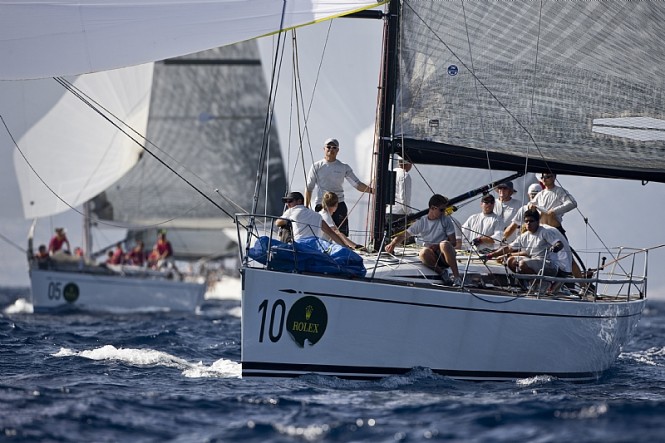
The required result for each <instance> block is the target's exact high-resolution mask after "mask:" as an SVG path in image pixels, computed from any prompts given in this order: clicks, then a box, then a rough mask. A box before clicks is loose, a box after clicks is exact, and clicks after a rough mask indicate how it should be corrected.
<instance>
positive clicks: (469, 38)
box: [461, 0, 494, 181]
mask: <svg viewBox="0 0 665 443" xmlns="http://www.w3.org/2000/svg"><path fill="white" fill-rule="evenodd" d="M461 5H462V15H463V16H464V31H465V33H466V43H467V46H468V47H469V60H470V63H471V69H472V70H473V72H475V70H476V68H475V66H474V65H473V51H472V50H471V36H469V24H468V22H467V18H466V8H465V7H464V0H462V2H461ZM473 79H474V81H473V88H474V90H475V92H476V102H477V103H478V106H480V93H479V92H478V81H477V79H476V76H475V75H474V76H473ZM480 127H481V129H482V131H483V139H486V137H487V131H485V119H484V118H483V115H482V114H480ZM485 158H486V159H487V169H488V170H489V172H490V180H491V181H494V178H493V177H492V164H491V162H490V154H489V152H488V151H487V149H485Z"/></svg>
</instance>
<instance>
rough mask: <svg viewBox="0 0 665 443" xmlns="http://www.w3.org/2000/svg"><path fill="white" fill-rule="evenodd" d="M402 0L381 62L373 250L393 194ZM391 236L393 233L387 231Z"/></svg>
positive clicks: (395, 0)
mask: <svg viewBox="0 0 665 443" xmlns="http://www.w3.org/2000/svg"><path fill="white" fill-rule="evenodd" d="M399 9H400V1H399V0H392V1H391V2H390V5H389V7H388V16H387V17H386V21H385V30H384V39H385V44H384V47H383V57H382V61H381V85H380V98H379V112H378V114H379V127H378V140H377V150H376V153H375V154H376V167H375V170H374V187H375V195H374V226H373V229H372V243H373V246H374V249H377V250H378V249H379V248H380V247H381V242H382V241H383V238H384V235H385V234H386V233H387V232H386V204H387V202H388V201H389V199H390V197H389V196H390V194H391V193H392V192H394V191H393V190H392V189H390V186H391V184H392V181H391V180H390V171H389V170H388V167H389V162H390V158H391V157H392V151H393V143H392V141H393V140H392V136H393V124H394V118H393V116H394V110H395V106H394V104H395V95H396V89H397V86H396V85H397V68H398V64H397V55H398V52H397V45H398V35H399ZM387 234H388V235H389V234H390V233H387Z"/></svg>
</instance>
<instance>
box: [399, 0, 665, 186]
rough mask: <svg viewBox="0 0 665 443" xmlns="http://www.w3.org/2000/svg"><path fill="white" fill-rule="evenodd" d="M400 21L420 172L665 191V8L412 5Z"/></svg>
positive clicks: (403, 125) (405, 6)
mask: <svg viewBox="0 0 665 443" xmlns="http://www.w3.org/2000/svg"><path fill="white" fill-rule="evenodd" d="M401 17H402V23H401V36H400V40H399V44H400V49H401V51H400V54H401V60H400V76H399V77H400V84H399V87H398V98H397V103H396V109H397V111H396V112H397V116H396V120H395V126H396V128H397V132H398V135H399V137H403V140H404V145H405V147H406V149H407V153H408V156H409V157H410V159H411V160H412V161H414V162H416V163H434V164H448V165H456V166H469V167H474V168H493V169H501V170H513V171H524V170H525V169H526V170H529V171H535V172H538V171H543V170H546V169H551V170H553V171H555V172H558V173H562V174H577V175H589V176H603V177H612V178H629V179H642V180H653V181H660V182H665V147H664V145H663V139H664V138H665V137H664V135H665V109H664V107H663V105H664V100H665V84H664V77H663V71H664V70H665V28H663V26H662V23H665V2H628V1H602V2H593V1H589V2H588V1H579V2H578V1H571V2H561V1H542V2H510V1H453V0H450V1H419V0H410V1H409V0H405V1H403V3H402V16H401ZM399 137H398V138H399Z"/></svg>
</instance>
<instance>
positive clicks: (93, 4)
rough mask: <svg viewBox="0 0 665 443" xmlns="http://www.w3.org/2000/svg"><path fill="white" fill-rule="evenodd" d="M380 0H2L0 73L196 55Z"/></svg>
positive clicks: (54, 72)
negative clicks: (138, 0)
mask: <svg viewBox="0 0 665 443" xmlns="http://www.w3.org/2000/svg"><path fill="white" fill-rule="evenodd" d="M376 4H377V1H376V0H284V1H276V0H205V1H192V0H143V1H140V2H137V1H135V0H116V1H113V2H100V1H99V0H40V1H35V2H22V1H16V0H0V60H2V64H0V79H7V80H13V79H30V78H44V77H53V76H62V75H75V74H82V73H87V72H97V71H104V70H109V69H115V68H120V67H123V66H132V65H138V64H142V63H147V62H152V61H158V60H164V59H167V58H171V57H176V56H180V55H186V54H191V53H194V52H198V51H203V50H206V49H212V48H215V47H218V46H223V45H229V44H231V43H236V42H240V41H244V40H249V39H251V38H255V37H260V36H263V35H268V34H272V33H275V32H278V31H279V30H281V29H290V28H293V27H297V26H302V25H305V24H309V23H314V22H317V21H321V20H325V19H329V18H332V17H336V16H340V15H344V14H349V13H351V12H354V11H358V10H362V9H367V8H370V7H372V6H375V5H376Z"/></svg>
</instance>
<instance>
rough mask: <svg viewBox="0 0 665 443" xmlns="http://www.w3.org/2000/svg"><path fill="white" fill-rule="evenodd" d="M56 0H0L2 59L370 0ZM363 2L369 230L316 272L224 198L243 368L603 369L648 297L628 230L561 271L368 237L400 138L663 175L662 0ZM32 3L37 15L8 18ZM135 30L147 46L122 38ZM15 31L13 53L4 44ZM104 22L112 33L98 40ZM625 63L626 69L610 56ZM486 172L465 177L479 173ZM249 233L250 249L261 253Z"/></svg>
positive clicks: (430, 152) (488, 155) (206, 34)
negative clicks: (371, 90) (369, 50)
mask: <svg viewBox="0 0 665 443" xmlns="http://www.w3.org/2000/svg"><path fill="white" fill-rule="evenodd" d="M67 3H68V2H67V1H66V0H52V1H49V2H40V3H39V4H21V3H13V2H12V3H0V5H2V14H0V25H2V26H0V57H2V59H3V60H8V63H4V64H3V65H2V66H0V78H4V79H13V78H36V77H47V76H52V75H64V74H78V73H82V72H92V71H98V70H103V69H112V68H116V67H120V66H128V65H133V64H137V63H144V62H149V61H155V60H159V59H160V58H165V57H174V56H177V55H184V54H187V53H190V52H194V51H199V50H203V49H208V48H212V47H215V46H219V45H223V44H229V43H232V42H235V41H239V40H243V39H249V38H254V37H258V36H261V35H269V34H271V33H276V32H279V31H282V30H286V29H290V28H295V27H298V26H304V25H309V24H313V23H316V22H319V21H324V20H326V19H330V18H335V17H340V16H345V15H349V14H352V13H356V12H359V11H361V10H367V9H371V8H375V7H377V6H379V5H380V4H382V3H385V2H372V1H362V0H339V1H335V0H332V1H325V2H323V1H322V2H319V1H311V0H309V1H305V0H302V1H300V0H295V1H284V2H274V1H268V0H265V1H243V0H237V1H231V2H229V1H210V2H205V4H201V3H190V2H184V1H173V0H172V1H168V2H164V1H158V0H152V1H147V2H142V3H141V4H140V5H130V4H126V3H122V2H120V3H114V4H104V5H93V3H94V2H90V1H80V2H77V7H76V11H72V10H71V9H69V8H67ZM44 5H48V6H49V7H44ZM109 8H110V9H112V11H113V14H112V15H110V17H112V19H111V20H106V19H101V18H102V17H104V18H106V17H109V15H108V12H109ZM122 9H125V11H121V10H122ZM158 9H159V11H160V13H159V14H155V13H154V11H156V10H158ZM128 11H131V12H129V13H128ZM53 12H57V14H53ZM121 12H124V14H123V13H121ZM356 15H357V14H356ZM361 15H362V16H363V17H370V18H379V19H382V20H384V21H385V26H386V32H385V33H384V37H385V46H384V55H383V60H382V65H381V67H382V73H381V80H382V81H381V84H380V85H379V86H380V88H379V91H380V100H379V103H380V112H379V113H378V116H379V117H378V122H377V127H378V131H377V134H376V143H375V148H374V152H373V158H374V159H375V160H374V180H373V185H374V186H375V188H376V189H377V193H376V194H375V197H374V199H373V201H372V206H373V211H372V222H371V232H368V237H369V238H370V241H368V243H367V245H366V246H367V247H368V250H370V251H373V252H369V253H366V254H362V255H361V256H360V258H361V259H362V263H361V265H362V268H364V270H365V272H358V273H355V274H354V275H349V274H348V273H347V272H344V270H343V268H341V267H340V266H339V263H337V264H330V263H328V266H327V267H326V270H325V272H323V273H322V272H314V271H312V270H311V268H310V269H308V268H307V267H306V265H307V263H308V262H309V259H310V258H311V257H312V256H313V255H314V254H313V253H312V251H311V250H308V251H307V254H308V255H307V259H308V260H302V258H303V256H302V254H301V253H302V252H303V251H301V250H300V249H294V246H292V245H280V244H278V243H277V240H276V233H275V232H274V231H273V230H272V223H271V222H272V219H271V218H270V217H265V218H264V219H263V220H265V223H261V222H262V218H261V217H259V214H258V212H255V213H251V214H246V215H238V216H237V219H236V222H237V227H238V229H239V232H238V240H239V241H238V244H239V245H242V247H241V249H240V255H241V259H242V262H243V266H242V285H243V295H242V311H243V312H242V314H243V324H242V356H241V359H242V367H243V369H242V371H243V376H244V377H292V376H298V375H301V374H306V373H319V374H326V375H334V376H339V377H346V378H362V379H365V378H378V377H384V376H388V375H393V374H403V373H405V372H408V371H409V370H411V368H413V367H428V368H431V369H432V371H434V372H435V373H438V374H442V375H447V376H451V377H455V378H465V379H479V380H488V379H491V380H504V379H515V378H519V377H529V376H534V375H541V374H549V375H552V376H555V377H559V378H561V379H566V380H590V379H595V378H597V377H599V376H601V375H602V374H603V373H604V372H605V371H606V370H607V369H608V368H610V367H611V365H612V363H613V362H614V361H615V360H616V358H617V355H618V354H619V352H620V350H621V347H622V345H624V344H625V343H626V342H627V341H628V340H629V339H630V337H631V334H632V331H633V330H634V329H635V327H636V325H637V323H638V321H639V319H640V316H641V313H642V310H643V308H644V305H645V303H646V286H647V285H646V282H647V278H646V270H647V260H646V258H647V253H646V252H647V251H644V250H638V251H634V250H631V249H626V248H624V249H622V250H621V251H619V252H618V253H617V252H616V251H615V252H613V253H612V255H611V258H610V259H609V260H607V261H603V260H602V257H601V255H600V254H598V258H597V260H596V261H595V263H593V264H591V265H589V266H588V267H587V271H588V272H587V274H585V275H584V276H583V278H580V279H575V280H565V279H564V280H561V281H558V280H554V279H556V277H554V278H550V277H545V276H536V277H534V278H533V279H528V278H525V277H524V276H520V275H512V274H510V273H507V272H506V269H505V267H504V266H502V265H501V264H499V263H496V262H493V261H488V262H487V263H483V262H482V261H481V260H479V256H478V255H477V254H476V253H475V252H473V251H471V252H468V251H460V252H459V254H458V257H459V264H460V269H461V271H462V274H463V279H462V285H461V287H451V286H447V285H445V284H443V282H442V281H441V280H440V278H439V276H438V275H437V274H435V273H434V272H433V271H431V270H429V269H428V268H426V267H424V266H422V265H421V264H420V262H419V260H418V259H417V250H416V249H408V248H404V249H403V251H402V252H401V253H400V254H399V255H390V254H385V253H384V252H381V251H382V249H383V246H384V245H385V244H386V243H387V241H386V240H389V239H390V238H391V236H392V235H393V234H394V231H395V229H399V228H398V227H396V225H394V224H393V223H392V221H390V220H386V215H385V214H386V212H385V211H386V206H387V204H388V202H389V200H390V197H389V194H390V191H389V190H390V189H391V183H390V177H391V175H390V174H389V172H390V170H389V160H390V159H391V158H393V157H394V156H395V155H398V156H400V157H402V158H407V159H409V160H411V161H413V162H414V163H416V164H433V165H434V164H436V165H447V166H456V167H467V168H479V170H480V169H481V168H491V169H492V170H493V171H495V172H496V171H504V172H505V177H506V179H507V178H509V177H511V176H516V174H517V175H522V174H525V173H531V172H542V171H549V170H553V171H555V172H557V173H559V174H562V175H564V174H571V175H585V176H599V177H608V178H622V179H633V180H645V181H646V180H650V181H657V182H663V181H665V174H663V172H664V171H665V165H664V164H663V160H662V158H663V156H662V148H661V147H660V146H659V145H658V143H657V142H654V135H653V134H660V127H659V126H660V122H661V121H662V120H661V112H660V109H661V108H662V106H660V97H661V94H660V90H661V88H660V78H659V66H658V64H657V63H655V62H654V61H655V60H659V59H661V58H662V57H661V56H660V54H659V53H658V51H661V50H662V49H661V45H654V44H653V41H654V40H661V39H662V38H661V35H660V34H661V31H660V26H659V23H660V21H661V18H662V16H663V7H662V6H660V4H658V3H647V2H643V3H639V4H627V3H623V2H566V3H561V2H541V3H539V4H531V3H528V4H527V3H520V2H461V1H460V2H456V1H449V2H439V1H407V0H404V1H398V0H393V1H391V2H390V3H389V7H388V9H387V10H386V11H369V12H368V13H363V14H361ZM63 16H66V17H67V18H69V20H62V19H61V18H62V17H63ZM139 17H142V18H144V19H145V20H140V19H138V18H139ZM169 20H172V23H171V25H169V23H170V22H169ZM587 21H589V22H590V23H587ZM33 22H35V23H40V25H41V27H42V28H43V29H42V30H40V31H41V32H34V31H33V32H32V33H29V32H28V31H26V30H24V29H23V28H22V27H21V26H22V25H25V24H26V23H33ZM176 22H177V23H178V26H173V25H172V24H173V23H176ZM100 23H101V24H103V25H101V24H100ZM146 23H147V24H149V25H150V26H146ZM220 23H221V25H220ZM249 23H252V25H248V24H249ZM226 25H229V26H226ZM358 26H362V21H360V20H359V21H358ZM26 27H27V26H26ZM227 28H228V29H229V31H230V32H220V30H223V29H227ZM193 29H196V31H197V32H192V30H193ZM19 30H20V32H19ZM236 31H237V32H236ZM640 32H642V33H640ZM26 34H29V35H26ZM109 35H111V36H115V37H120V36H121V38H120V40H117V39H115V40H114V39H108V36H109ZM17 36H20V37H21V39H18V38H17ZM143 38H145V39H146V40H148V41H150V42H151V45H148V47H146V46H145V45H138V44H133V43H134V42H138V41H142V40H143ZM645 39H646V40H647V41H645ZM21 40H24V44H23V46H22V47H21V49H22V50H23V52H21V51H17V50H16V45H17V44H20V43H21ZM70 41H74V42H76V43H77V45H75V46H72V45H69V44H66V43H69V42H70ZM108 41H113V42H114V44H113V45H109V44H108V43H106V44H100V42H108ZM118 41H123V42H124V41H127V42H131V43H128V44H126V45H118V44H117V42H118ZM17 42H19V43H17ZM116 47H122V49H123V50H122V51H118V50H116ZM63 48H72V49H71V50H67V51H63ZM647 51H649V53H647ZM652 51H655V52H656V54H653V53H651V52H652ZM51 54H61V55H62V57H53V56H50V55H51ZM619 54H620V57H619ZM24 55H29V56H30V57H25V56H24ZM28 59H29V60H33V61H34V62H30V61H26V60H28ZM37 61H39V62H37ZM627 65H628V66H631V67H632V69H617V66H627ZM638 68H639V69H638ZM640 118H641V119H642V120H635V119H640ZM625 119H628V120H625ZM607 126H611V127H612V128H611V130H607V129H603V128H606V127H607ZM594 129H595V130H594ZM266 139H267V137H266ZM268 145H269V143H266V142H264V143H262V146H261V149H262V157H261V159H262V161H261V162H260V163H259V164H258V167H257V169H258V171H259V172H261V173H259V172H257V183H256V184H255V200H258V195H259V193H258V190H260V189H262V186H263V185H264V183H263V182H262V179H263V174H262V172H263V171H264V168H265V165H266V160H267V159H268V157H269V156H268V155H267V152H268ZM367 154H368V156H369V155H370V154H371V153H370V152H368V153H367ZM501 181H502V180H496V181H491V182H490V183H487V184H485V185H484V186H481V187H474V188H472V190H473V192H470V193H466V194H465V195H466V196H469V195H471V194H475V195H480V194H482V193H484V192H488V191H489V190H491V189H492V188H493V187H494V186H496V185H497V184H498V183H500V182H501ZM465 195H462V194H460V195H459V196H456V199H453V200H457V199H459V201H462V200H463V199H464V198H465ZM255 207H256V208H258V205H255ZM245 248H248V249H249V250H251V248H254V250H256V249H259V250H261V249H262V250H263V252H264V253H263V255H262V256H259V257H258V258H259V259H258V260H257V259H256V258H252V257H250V254H249V251H248V249H245ZM605 253H606V251H603V255H604V254H605ZM608 254H609V253H608ZM349 256H350V255H349ZM289 261H290V262H291V268H290V269H289V268H288V266H289ZM356 264H357V263H356ZM335 269H337V270H339V271H341V272H337V273H335V272H334V270H335ZM550 280H551V281H554V282H557V283H567V284H574V285H575V290H576V292H575V294H573V295H565V294H563V295H562V294H548V293H541V291H540V290H538V289H537V288H538V287H542V286H541V284H542V283H544V282H547V281H550Z"/></svg>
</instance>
